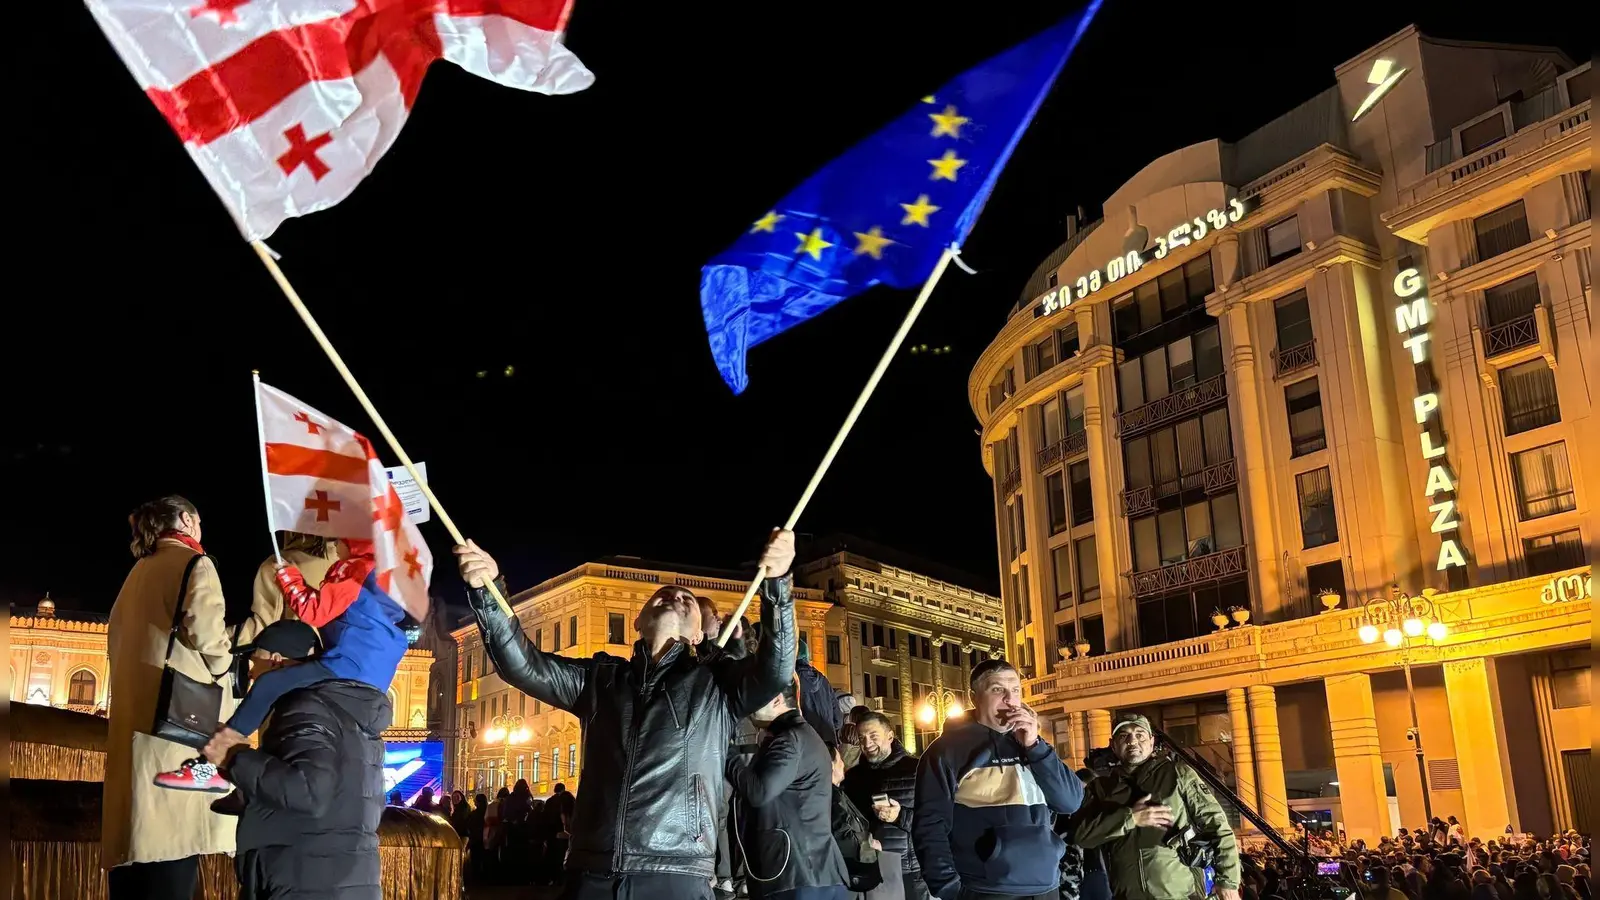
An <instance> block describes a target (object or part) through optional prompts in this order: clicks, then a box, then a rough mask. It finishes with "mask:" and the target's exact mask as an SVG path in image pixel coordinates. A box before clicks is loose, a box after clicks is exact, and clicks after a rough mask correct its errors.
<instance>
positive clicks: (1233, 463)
mask: <svg viewBox="0 0 1600 900" xmlns="http://www.w3.org/2000/svg"><path fill="white" fill-rule="evenodd" d="M1200 475H1201V477H1202V478H1204V479H1205V484H1206V493H1207V494H1220V493H1222V492H1223V491H1228V490H1232V489H1233V488H1235V487H1236V486H1238V484H1239V463H1238V461H1237V460H1232V459H1225V460H1223V461H1222V462H1219V463H1217V464H1216V465H1211V466H1206V467H1205V468H1204V469H1202V470H1201V471H1200Z"/></svg>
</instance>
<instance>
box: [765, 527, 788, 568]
mask: <svg viewBox="0 0 1600 900" xmlns="http://www.w3.org/2000/svg"><path fill="white" fill-rule="evenodd" d="M761 565H763V566H765V567H766V569H767V577H768V578H781V577H783V576H784V575H787V574H789V567H790V566H792V565H794V532H792V531H785V530H784V529H782V528H774V529H772V536H771V537H769V538H767V548H766V549H765V550H763V551H761Z"/></svg>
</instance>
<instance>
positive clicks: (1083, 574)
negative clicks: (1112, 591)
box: [1073, 534, 1100, 603]
mask: <svg viewBox="0 0 1600 900" xmlns="http://www.w3.org/2000/svg"><path fill="white" fill-rule="evenodd" d="M1073 547H1074V550H1073V553H1074V554H1075V555H1076V556H1077V557H1078V596H1080V597H1082V598H1083V602H1085V603H1088V602H1089V601H1090V600H1099V599H1100V558H1099V557H1098V556H1096V555H1095V547H1094V535H1092V534H1091V535H1089V536H1088V537H1086V538H1083V539H1082V540H1079V541H1075V542H1073Z"/></svg>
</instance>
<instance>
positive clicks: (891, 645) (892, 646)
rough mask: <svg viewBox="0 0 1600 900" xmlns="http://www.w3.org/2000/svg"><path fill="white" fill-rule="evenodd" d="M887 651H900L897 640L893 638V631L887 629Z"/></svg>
mask: <svg viewBox="0 0 1600 900" xmlns="http://www.w3.org/2000/svg"><path fill="white" fill-rule="evenodd" d="M889 649H890V650H898V649H900V644H899V639H898V638H897V637H896V636H895V630H894V629H893V628H890V629H889Z"/></svg>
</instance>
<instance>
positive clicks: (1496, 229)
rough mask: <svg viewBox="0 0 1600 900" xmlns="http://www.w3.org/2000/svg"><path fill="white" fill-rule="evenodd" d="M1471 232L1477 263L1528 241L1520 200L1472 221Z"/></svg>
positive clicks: (1525, 214) (1524, 215)
mask: <svg viewBox="0 0 1600 900" xmlns="http://www.w3.org/2000/svg"><path fill="white" fill-rule="evenodd" d="M1462 137H1463V138H1464V137H1465V135H1462ZM1472 230H1473V233H1474V234H1475V235H1476V237H1477V240H1478V261H1479V262H1482V261H1484V260H1486V259H1494V258H1495V257H1496V256H1499V255H1500V254H1502V253H1509V252H1510V251H1512V250H1515V249H1517V248H1518V247H1521V246H1522V245H1523V244H1526V243H1528V241H1529V240H1530V238H1529V236H1528V215H1527V213H1526V212H1524V210H1523V207H1522V201H1521V200H1518V201H1517V202H1515V203H1508V204H1506V205H1505V206H1502V207H1500V208H1499V209H1497V210H1495V211H1494V212H1490V213H1484V214H1483V215H1481V216H1479V217H1477V218H1476V219H1473V220H1472Z"/></svg>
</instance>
